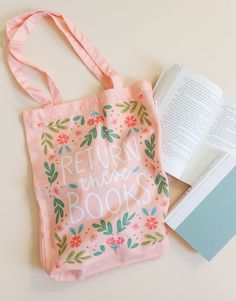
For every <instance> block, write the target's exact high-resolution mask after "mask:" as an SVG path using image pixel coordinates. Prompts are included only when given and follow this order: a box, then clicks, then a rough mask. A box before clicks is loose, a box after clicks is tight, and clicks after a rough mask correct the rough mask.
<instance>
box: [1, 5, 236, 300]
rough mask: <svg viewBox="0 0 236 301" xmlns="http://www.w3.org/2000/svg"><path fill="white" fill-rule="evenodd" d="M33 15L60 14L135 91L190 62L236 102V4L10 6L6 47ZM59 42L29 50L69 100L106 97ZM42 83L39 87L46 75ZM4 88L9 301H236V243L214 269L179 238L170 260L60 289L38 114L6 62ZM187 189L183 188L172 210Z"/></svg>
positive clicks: (4, 251)
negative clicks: (48, 252)
mask: <svg viewBox="0 0 236 301" xmlns="http://www.w3.org/2000/svg"><path fill="white" fill-rule="evenodd" d="M33 9H51V10H57V11H60V12H62V13H64V14H66V15H67V16H68V17H70V18H71V19H72V20H73V21H74V22H75V23H77V24H78V25H79V26H80V28H81V29H82V30H83V31H85V33H86V34H87V35H88V36H89V37H90V38H91V39H92V41H93V42H94V43H95V45H96V46H97V47H98V48H99V49H100V51H101V52H102V53H103V54H104V56H105V57H106V58H107V60H108V61H109V62H110V63H111V64H112V65H113V66H114V68H115V69H117V70H119V72H120V73H121V75H122V76H123V78H124V81H125V84H127V85H128V84H131V83H133V82H134V81H136V80H138V79H143V78H144V79H148V80H151V81H152V82H153V83H155V81H156V79H157V78H158V75H159V74H160V72H161V70H162V68H163V67H165V66H167V65H168V64H172V63H181V64H182V63H183V64H186V65H188V66H189V67H191V68H193V69H196V70H198V71H199V72H201V73H203V74H205V75H206V76H207V77H209V78H210V79H212V80H213V81H215V82H216V83H217V84H219V85H220V86H221V87H222V88H223V89H224V90H225V93H226V94H227V95H229V96H231V97H234V98H235V99H236V91H235V78H236V57H235V54H236V16H235V11H236V1H235V0H231V1H229V0H221V1H219V0H198V1H194V0H178V1H177V0H176V1H175V0H172V1H171V0H165V1H163V0H156V1H154V0H153V1H151V0H145V1H139V0H120V1H112V0H109V1H108V0H100V1H95V0H94V1H92V0H84V1H80V0H77V1H75V0H74V1H72V0H71V1H69V0H58V1H55V0H40V1H30V0H21V1H18V0H5V1H4V0H0V35H1V38H3V37H4V27H5V22H6V20H7V19H9V18H12V17H13V16H15V15H17V14H19V13H23V12H25V11H27V10H33ZM59 38H60V36H59V35H58V33H55V32H54V30H53V29H52V28H50V26H49V24H48V23H47V22H43V25H42V26H40V27H37V28H36V29H35V31H34V32H33V34H32V36H31V38H30V39H29V40H28V41H27V42H26V43H25V45H24V52H25V54H26V55H27V56H28V57H30V58H31V59H32V60H33V62H35V63H37V64H39V65H40V66H42V67H43V68H45V69H46V70H48V71H49V73H51V74H52V76H53V77H54V78H55V80H56V82H57V83H58V85H59V86H60V87H61V89H62V91H63V95H64V97H65V99H74V98H77V97H80V96H84V95H86V94H90V93H93V92H96V91H97V90H98V89H101V87H100V85H99V83H98V82H97V81H96V80H94V79H93V77H92V76H91V75H90V74H89V73H88V72H87V70H86V69H85V68H84V67H83V66H82V64H80V62H79V61H78V59H77V57H76V56H75V55H74V54H73V53H72V52H71V51H70V49H69V48H68V47H67V45H65V43H64V42H63V40H61V39H59ZM2 52H3V51H2V47H1V53H2ZM34 81H38V78H37V77H36V76H34ZM40 86H41V84H40ZM0 89H1V110H0V112H1V116H0V129H1V138H0V139H1V148H0V149H1V156H0V158H1V205H0V208H1V210H0V240H1V244H0V263H1V264H0V267H1V268H0V269H1V270H0V280H1V285H0V286H1V289H0V299H1V300H9V301H13V300H17V301H18V300H25V301H28V300H30V301H31V300H34V301H39V300H44V301H49V300H50V301H52V300H58V301H60V300H86V301H92V300H96V301H102V300H103V301H110V300H112V301H116V300H136V301H141V300H147V301H154V300H155V301H157V300H164V301H169V300H171V301H172V300H175V301H180V300H181V301H185V300H186V301H187V300H188V301H189V300H191V301H199V300H204V301H205V300H209V299H211V300H214V301H218V300H223V299H224V300H227V301H233V300H236V285H235V279H236V277H235V274H236V240H235V239H234V240H232V241H231V242H230V243H229V244H228V245H227V246H226V248H225V249H224V250H223V251H222V252H221V253H220V254H219V255H218V256H217V257H216V258H215V260H213V261H212V262H211V263H208V262H206V261H205V260H204V259H202V258H201V256H200V255H198V254H197V253H196V252H194V251H193V250H192V249H191V248H189V247H188V246H187V244H186V243H184V242H183V241H182V240H181V239H179V238H178V237H177V236H176V235H174V234H173V233H171V241H172V248H171V250H170V251H169V253H168V254H167V255H166V256H165V257H163V258H162V259H160V260H154V261H151V262H145V263H141V264H136V265H133V266H129V267H125V268H121V269H117V270H114V271H111V272H109V273H105V274H102V275H101V276H99V277H92V278H90V279H87V280H84V281H82V282H80V283H72V284H62V283H56V282H54V281H52V280H50V279H49V278H48V276H47V275H46V273H44V272H43V271H42V269H41V268H40V266H39V259H38V243H37V225H38V211H37V206H36V203H35V201H34V196H33V191H32V177H31V172H30V169H29V161H28V157H27V156H26V149H25V142H24V136H23V129H22V122H21V117H20V115H21V114H20V113H21V112H22V111H23V110H24V109H26V108H29V107H34V106H35V107H36V106H37V105H35V104H34V103H33V102H32V101H31V100H30V98H29V97H28V96H27V95H26V94H25V93H23V92H22V91H21V90H20V89H19V87H18V86H17V85H16V84H15V82H14V80H13V77H12V76H11V75H10V73H9V71H8V68H7V66H6V63H5V61H4V57H3V55H1V57H0ZM171 182H172V181H171ZM183 189H184V188H183V186H181V185H180V184H179V183H176V182H173V184H172V193H171V198H172V202H173V201H174V200H176V198H177V196H178V195H180V194H181V193H182V191H183Z"/></svg>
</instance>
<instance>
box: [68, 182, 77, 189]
mask: <svg viewBox="0 0 236 301" xmlns="http://www.w3.org/2000/svg"><path fill="white" fill-rule="evenodd" d="M68 186H69V187H70V188H77V187H78V185H76V184H74V183H70V184H68Z"/></svg>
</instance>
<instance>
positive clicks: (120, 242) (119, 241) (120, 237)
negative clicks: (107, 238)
mask: <svg viewBox="0 0 236 301" xmlns="http://www.w3.org/2000/svg"><path fill="white" fill-rule="evenodd" d="M124 241H125V240H124V238H123V237H122V236H119V237H118V238H117V240H116V243H117V244H118V245H122V244H123V243H124Z"/></svg>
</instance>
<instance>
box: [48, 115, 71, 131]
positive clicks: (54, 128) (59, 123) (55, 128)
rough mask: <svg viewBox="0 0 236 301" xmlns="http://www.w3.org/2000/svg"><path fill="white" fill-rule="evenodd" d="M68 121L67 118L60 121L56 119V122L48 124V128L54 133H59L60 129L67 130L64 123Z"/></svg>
mask: <svg viewBox="0 0 236 301" xmlns="http://www.w3.org/2000/svg"><path fill="white" fill-rule="evenodd" d="M69 121H70V119H69V118H66V119H63V120H62V121H61V120H60V119H58V120H57V121H56V122H50V123H49V124H48V128H49V129H50V130H51V131H53V132H55V133H59V132H60V130H61V129H63V130H64V129H66V128H67V125H66V123H68V122H69Z"/></svg>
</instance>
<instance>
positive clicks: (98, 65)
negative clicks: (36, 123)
mask: <svg viewBox="0 0 236 301" xmlns="http://www.w3.org/2000/svg"><path fill="white" fill-rule="evenodd" d="M44 17H49V18H50V19H52V20H53V22H54V23H55V25H56V26H57V27H58V28H59V30H60V31H61V32H62V34H63V35H64V36H65V38H66V39H67V40H68V42H69V43H70V44H71V46H72V48H73V49H74V50H75V52H76V53H77V55H78V56H79V58H80V59H81V60H82V62H83V63H84V64H85V65H86V66H87V68H88V69H89V70H90V71H91V72H92V73H93V74H94V75H95V76H96V77H97V79H98V80H99V81H100V82H101V83H102V84H103V86H104V87H105V88H108V89H109V88H118V87H122V81H121V78H120V76H119V75H118V74H117V73H116V72H115V71H114V69H113V68H112V67H111V66H110V65H109V64H108V63H107V61H106V60H105V59H104V58H103V56H102V55H101V54H100V53H99V52H98V50H97V49H96V48H95V47H94V46H93V44H92V43H91V42H90V41H89V40H88V39H87V38H86V37H85V36H84V34H83V33H82V32H81V31H80V30H79V29H78V28H77V27H76V26H75V25H74V24H72V23H71V22H70V21H69V20H68V19H66V18H65V17H64V16H63V15H61V14H59V13H55V12H48V11H35V12H30V13H26V14H23V15H20V16H17V17H15V18H13V19H11V20H9V21H8V23H7V26H6V35H7V59H8V63H9V66H10V69H11V71H12V73H13V75H14V76H15V78H16V80H17V82H18V83H19V84H20V85H21V86H22V88H23V89H24V90H25V91H26V92H27V93H28V94H29V95H30V96H31V97H32V98H33V99H34V100H35V101H36V102H38V103H40V104H41V105H43V106H44V105H47V104H53V105H55V104H58V103H61V102H62V101H63V99H62V96H61V93H60V90H59V89H58V87H57V86H56V84H55V82H54V81H53V80H52V78H51V77H50V76H49V74H48V73H47V72H45V71H44V70H42V69H40V68H39V67H38V66H36V65H34V64H32V63H31V62H30V61H28V60H27V59H26V58H24V57H23V55H22V54H21V44H22V43H23V41H24V40H25V39H26V38H27V36H28V35H29V34H30V32H31V31H32V29H33V28H34V26H35V24H37V23H38V22H39V21H40V20H41V19H42V18H44ZM24 66H28V67H30V68H32V69H34V70H36V71H38V72H39V73H40V74H41V75H43V76H44V77H45V78H46V83H47V86H48V89H49V92H50V95H51V98H50V97H49V96H47V95H46V94H45V93H44V92H42V91H40V90H39V89H37V88H34V87H32V86H31V85H30V83H29V80H28V78H27V77H26V75H25V74H24V72H23V67H24Z"/></svg>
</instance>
